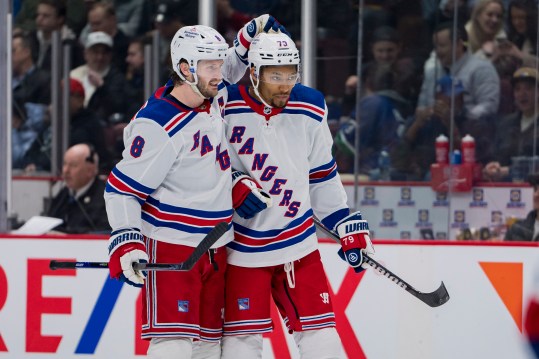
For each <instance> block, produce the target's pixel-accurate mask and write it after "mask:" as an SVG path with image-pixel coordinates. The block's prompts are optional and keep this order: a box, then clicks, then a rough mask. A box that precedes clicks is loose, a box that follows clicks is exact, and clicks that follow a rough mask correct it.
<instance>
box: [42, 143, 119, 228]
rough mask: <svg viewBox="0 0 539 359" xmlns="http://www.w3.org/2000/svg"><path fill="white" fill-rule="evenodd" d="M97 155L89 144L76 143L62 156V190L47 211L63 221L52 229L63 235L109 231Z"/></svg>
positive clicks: (47, 213)
mask: <svg viewBox="0 0 539 359" xmlns="http://www.w3.org/2000/svg"><path fill="white" fill-rule="evenodd" d="M98 166H99V156H98V155H97V153H96V152H95V150H94V148H93V146H92V145H88V144H83V143H81V144H77V145H74V146H72V147H70V148H69V149H68V150H67V151H66V153H65V154H64V163H63V166H62V179H63V180H64V183H65V187H64V188H62V190H60V192H59V193H58V194H57V195H56V196H55V197H54V198H53V199H52V201H51V205H50V206H49V209H48V210H47V212H46V215H47V216H49V217H55V218H60V219H62V220H63V221H64V222H63V223H62V224H61V225H59V226H58V227H56V228H55V230H56V231H60V232H64V233H89V232H93V233H96V232H103V233H104V232H108V231H110V226H109V224H108V221H107V215H106V211H105V200H104V198H103V193H104V191H105V182H104V181H102V180H100V179H99V178H98V176H97V174H98V170H97V169H98Z"/></svg>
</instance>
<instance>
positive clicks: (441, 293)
mask: <svg viewBox="0 0 539 359" xmlns="http://www.w3.org/2000/svg"><path fill="white" fill-rule="evenodd" d="M407 290H408V288H407ZM412 294H413V295H414V296H415V297H416V298H418V299H419V300H420V301H422V302H423V303H425V304H427V305H428V306H430V307H433V308H434V307H439V306H441V305H443V304H445V303H447V301H448V300H449V293H448V292H447V289H446V288H445V284H444V282H442V284H440V286H439V287H438V289H436V290H435V291H434V292H431V293H421V292H417V293H412Z"/></svg>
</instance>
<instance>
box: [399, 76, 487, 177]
mask: <svg viewBox="0 0 539 359" xmlns="http://www.w3.org/2000/svg"><path fill="white" fill-rule="evenodd" d="M453 82H455V83H454V84H453ZM452 96H454V109H453V116H454V117H453V118H452V117H451V114H452V113H451V102H452V100H451V97H452ZM465 99H466V88H465V86H464V85H463V83H462V81H461V80H460V79H453V78H451V77H450V76H445V77H443V78H441V79H440V80H438V82H437V86H436V100H435V103H434V106H433V107H432V113H431V114H430V115H429V116H417V115H416V116H415V117H410V118H409V119H408V121H407V124H406V128H405V131H404V135H403V136H402V141H401V142H400V143H399V145H397V146H395V147H394V151H393V152H392V153H391V156H390V157H391V161H392V165H393V168H394V171H393V173H392V175H393V178H394V179H398V180H409V181H410V180H428V179H429V178H430V165H431V164H432V163H434V161H435V141H436V137H438V136H439V135H440V134H444V135H445V136H447V137H448V138H450V139H451V140H452V141H453V147H454V148H460V147H461V139H462V137H464V136H465V135H466V134H470V135H471V136H472V137H474V139H475V142H476V161H477V162H481V163H486V162H487V161H489V160H490V159H491V158H492V145H491V142H492V138H493V136H494V131H493V125H492V117H491V116H482V117H480V118H470V117H468V116H467V112H466V111H465ZM451 122H453V125H452V124H451ZM451 128H452V129H453V132H451Z"/></svg>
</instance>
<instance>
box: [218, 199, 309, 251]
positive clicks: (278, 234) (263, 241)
mask: <svg viewBox="0 0 539 359" xmlns="http://www.w3.org/2000/svg"><path fill="white" fill-rule="evenodd" d="M312 216H313V213H312V210H311V209H309V210H308V211H307V212H306V213H305V214H303V215H302V216H301V217H300V218H297V219H295V220H293V221H292V222H290V223H289V224H288V226H286V227H285V228H283V229H273V230H268V231H257V230H253V229H250V228H247V227H243V226H241V225H238V224H234V231H235V241H234V242H231V243H229V244H228V245H229V247H230V248H232V249H234V250H237V251H240V252H267V251H271V250H277V249H281V248H285V247H289V246H292V245H294V244H297V243H299V242H301V241H303V240H304V239H305V238H307V237H309V236H310V235H311V234H313V233H315V231H316V230H315V227H314V223H313V219H312Z"/></svg>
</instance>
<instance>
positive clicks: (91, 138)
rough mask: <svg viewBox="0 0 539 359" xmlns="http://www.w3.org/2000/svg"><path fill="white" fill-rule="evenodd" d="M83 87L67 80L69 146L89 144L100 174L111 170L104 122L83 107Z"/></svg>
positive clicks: (75, 81)
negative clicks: (93, 149)
mask: <svg viewBox="0 0 539 359" xmlns="http://www.w3.org/2000/svg"><path fill="white" fill-rule="evenodd" d="M84 98H85V93H84V87H83V86H82V84H81V83H80V82H79V81H77V80H75V79H70V80H69V118H70V122H69V145H70V146H73V145H75V144H77V143H89V144H91V145H93V146H94V148H95V149H96V152H97V154H98V155H99V158H100V161H99V164H100V167H99V169H100V170H101V172H103V173H106V172H108V171H109V170H110V169H112V164H111V163H109V160H110V154H109V151H108V148H107V145H106V143H105V138H104V121H103V120H102V119H101V118H99V117H98V116H97V115H96V114H95V112H94V111H93V109H92V108H91V107H84Z"/></svg>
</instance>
